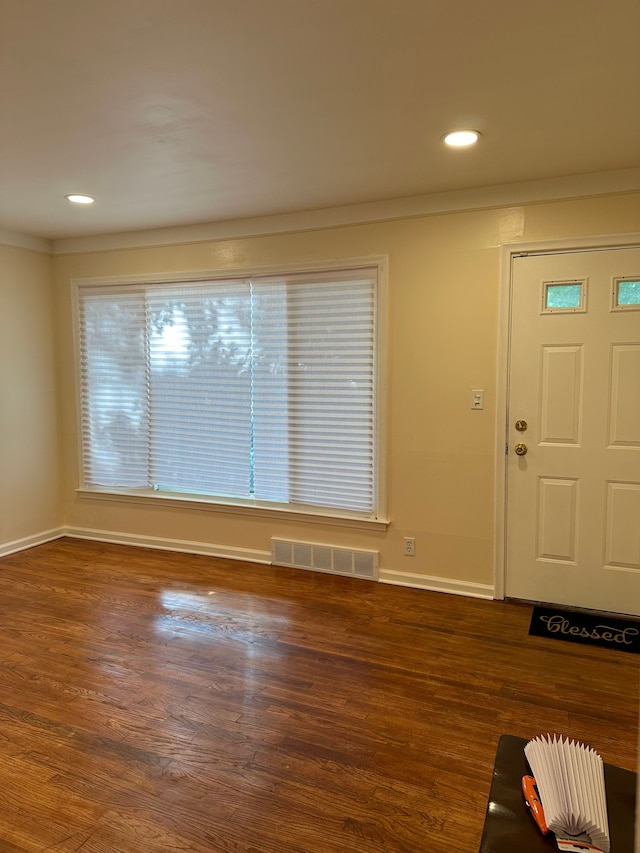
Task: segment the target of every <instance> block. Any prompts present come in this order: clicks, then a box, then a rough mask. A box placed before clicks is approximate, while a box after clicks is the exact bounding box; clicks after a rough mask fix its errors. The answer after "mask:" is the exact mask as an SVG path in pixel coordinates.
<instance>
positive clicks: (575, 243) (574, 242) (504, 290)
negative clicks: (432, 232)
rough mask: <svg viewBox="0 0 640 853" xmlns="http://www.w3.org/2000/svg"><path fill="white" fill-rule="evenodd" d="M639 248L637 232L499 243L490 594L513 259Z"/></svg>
mask: <svg viewBox="0 0 640 853" xmlns="http://www.w3.org/2000/svg"><path fill="white" fill-rule="evenodd" d="M626 248H640V232H634V233H630V234H605V235H600V236H595V237H573V238H572V237H565V238H561V239H557V240H539V241H532V242H519V243H503V244H501V246H500V268H499V276H500V289H499V302H498V346H497V377H496V430H495V475H494V490H495V493H494V494H495V496H494V518H495V522H494V543H495V544H494V581H493V582H494V587H493V597H494V598H495V599H504V597H505V586H506V573H507V560H506V547H507V455H506V448H507V446H508V439H509V422H508V418H509V373H510V368H511V295H512V290H513V260H514V258H515V257H522V256H526V255H537V254H545V255H549V254H566V253H569V252H583V251H595V250H597V249H626Z"/></svg>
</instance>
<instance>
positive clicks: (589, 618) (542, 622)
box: [529, 606, 640, 654]
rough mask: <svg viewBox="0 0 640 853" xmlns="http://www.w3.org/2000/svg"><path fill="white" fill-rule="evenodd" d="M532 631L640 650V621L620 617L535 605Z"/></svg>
mask: <svg viewBox="0 0 640 853" xmlns="http://www.w3.org/2000/svg"><path fill="white" fill-rule="evenodd" d="M529 633H530V634H533V635H534V636H535V637H549V638H551V639H555V640H568V641H569V642H570V643H583V644H584V645H588V646H600V647H601V648H605V649H618V650H619V651H624V652H635V653H636V654H638V653H640V621H638V620H633V619H621V618H619V617H617V616H598V615H595V614H593V613H581V612H580V611H578V610H559V609H558V608H552V607H537V606H535V607H534V608H533V614H532V616H531V624H530V625H529Z"/></svg>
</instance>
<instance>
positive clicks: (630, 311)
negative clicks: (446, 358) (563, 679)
mask: <svg viewBox="0 0 640 853" xmlns="http://www.w3.org/2000/svg"><path fill="white" fill-rule="evenodd" d="M511 300H512V301H511V335H510V340H511V343H510V360H509V400H508V456H507V523H506V530H507V534H506V539H507V542H506V573H505V593H506V595H507V596H508V597H513V598H520V599H526V600H530V601H542V602H553V603H556V604H566V605H572V606H576V607H582V608H589V609H594V610H605V611H610V612H617V613H626V614H633V615H636V616H640V249H636V248H621V249H606V250H592V251H575V252H566V253H562V254H546V255H543V254H540V255H535V254H532V255H525V256H522V257H515V258H514V259H513V277H512V294H511ZM518 445H520V447H518ZM518 452H520V453H523V454H525V455H517V454H518Z"/></svg>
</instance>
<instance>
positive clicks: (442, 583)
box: [378, 569, 493, 599]
mask: <svg viewBox="0 0 640 853" xmlns="http://www.w3.org/2000/svg"><path fill="white" fill-rule="evenodd" d="M378 579H379V581H380V583H388V584H394V585H395V586H411V587H415V588H416V589H428V590H430V591H431V592H448V593H451V594H453V595H467V596H470V597H471V598H489V599H492V598H493V585H492V584H488V583H472V582H471V581H457V580H454V579H453V578H440V577H434V576H432V575H415V574H411V573H410V572H396V571H394V570H393V569H380V572H379V576H378Z"/></svg>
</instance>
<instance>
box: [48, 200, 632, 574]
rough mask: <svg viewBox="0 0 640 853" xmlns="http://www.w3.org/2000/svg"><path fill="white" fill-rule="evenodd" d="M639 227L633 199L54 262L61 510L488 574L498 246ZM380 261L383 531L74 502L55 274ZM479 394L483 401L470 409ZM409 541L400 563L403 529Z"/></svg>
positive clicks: (187, 535) (251, 542)
mask: <svg viewBox="0 0 640 853" xmlns="http://www.w3.org/2000/svg"><path fill="white" fill-rule="evenodd" d="M628 232H640V196H639V195H638V194H635V195H634V194H627V195H619V196H615V197H612V196H609V197H603V198H594V199H583V200H578V201H567V202H556V203H545V204H536V205H530V206H526V207H515V208H508V209H498V210H483V211H474V212H466V213H455V214H447V215H437V216H435V215H434V216H424V217H417V218H413V219H405V220H396V221H388V222H381V223H375V224H367V225H358V226H349V227H340V228H333V229H324V230H317V231H307V232H301V233H293V234H282V235H275V236H264V237H250V238H242V239H237V240H221V241H217V242H205V243H197V244H191V245H181V246H167V247H160V248H149V249H133V250H132V249H127V250H114V251H105V252H92V253H87V254H75V255H67V256H58V257H56V258H54V271H55V285H56V300H57V323H58V335H59V342H60V362H59V368H60V370H59V379H60V389H61V396H60V403H61V417H62V426H63V436H64V441H63V446H64V499H63V500H64V517H65V521H66V523H67V524H68V525H71V526H73V527H77V528H81V529H91V530H99V531H106V532H110V533H117V534H124V535H127V534H128V535H134V536H137V535H139V536H142V537H160V538H163V537H165V538H168V539H173V540H183V541H189V542H196V543H205V544H210V545H212V546H225V547H228V548H231V549H233V548H237V549H243V548H244V549H254V550H256V551H266V550H268V549H269V539H270V537H271V536H272V535H275V536H280V537H287V538H294V539H301V540H306V541H314V542H325V543H329V544H339V545H345V546H350V547H355V548H359V547H363V548H375V549H377V550H379V552H380V562H381V566H382V568H383V569H386V570H391V571H398V572H406V573H411V574H415V575H419V576H436V577H442V578H450V579H456V580H459V581H464V582H475V583H480V584H491V583H492V582H493V552H494V542H493V523H494V522H493V477H494V446H495V397H496V348H497V347H496V344H497V330H498V297H499V284H500V283H499V255H500V252H499V245H500V243H502V242H519V241H522V240H543V239H558V238H564V237H567V238H572V237H578V236H590V235H602V234H616V233H628ZM379 254H388V256H389V294H390V298H389V317H388V330H389V343H390V346H389V361H388V367H387V371H386V373H387V382H388V403H389V405H388V510H389V513H388V514H389V518H390V519H391V523H390V525H389V528H388V530H386V531H368V530H363V529H352V528H348V527H342V526H335V525H332V524H328V523H327V524H324V523H321V524H319V523H314V524H309V523H302V522H296V521H291V520H289V521H287V520H284V519H279V518H277V517H256V518H251V517H249V518H248V517H247V516H246V515H242V514H239V513H235V512H216V511H209V510H203V509H193V510H191V509H176V508H168V507H153V506H151V507H150V506H146V505H145V506H136V505H132V504H123V503H120V502H117V501H103V500H95V499H91V500H88V499H86V498H82V497H80V496H78V495H77V494H76V493H75V491H74V490H75V488H76V487H77V485H78V464H77V459H78V446H77V433H76V397H75V380H74V364H73V346H72V316H71V302H70V279H71V278H82V277H93V276H109V275H130V274H141V273H144V274H153V273H155V272H167V271H176V272H178V271H194V270H216V269H220V270H223V269H224V270H228V269H234V268H236V267H243V268H251V267H256V266H264V265H271V264H273V265H279V264H292V263H297V262H300V263H304V262H308V261H313V262H316V261H319V262H322V261H323V260H326V259H336V258H350V257H359V256H364V255H379ZM472 388H484V389H485V409H484V411H482V412H474V411H471V410H470V407H469V402H470V400H469V397H470V393H469V392H470V390H471V389H472ZM406 535H411V536H415V538H416V551H417V554H416V556H415V557H404V556H403V554H402V547H401V543H402V537H403V536H406Z"/></svg>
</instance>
